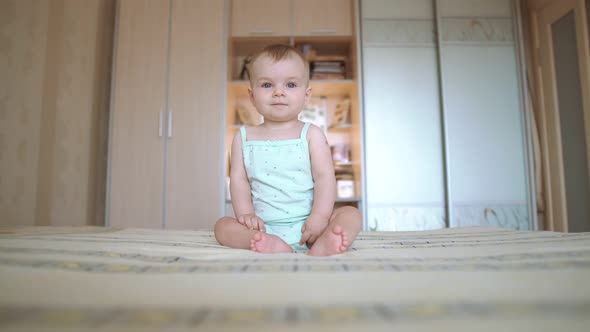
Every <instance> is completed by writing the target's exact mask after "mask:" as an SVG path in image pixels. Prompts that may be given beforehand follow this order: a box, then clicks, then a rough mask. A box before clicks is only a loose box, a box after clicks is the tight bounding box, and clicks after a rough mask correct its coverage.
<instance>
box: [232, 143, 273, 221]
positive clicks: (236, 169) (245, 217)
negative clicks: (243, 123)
mask: <svg viewBox="0 0 590 332" xmlns="http://www.w3.org/2000/svg"><path fill="white" fill-rule="evenodd" d="M230 162H231V167H230V174H229V177H230V182H229V183H230V184H229V187H230V192H231V202H232V207H233V208H234V213H235V215H236V219H237V220H238V222H239V223H240V224H242V225H244V226H246V227H248V228H249V229H258V230H261V231H263V232H264V231H265V228H264V221H262V219H260V218H258V216H256V214H254V206H253V205H252V193H251V191H250V190H251V188H250V182H249V181H248V175H247V174H246V168H245V167H244V156H243V154H242V138H241V135H240V132H238V133H237V134H236V135H235V136H234V140H233V141H232V144H231V159H230Z"/></svg>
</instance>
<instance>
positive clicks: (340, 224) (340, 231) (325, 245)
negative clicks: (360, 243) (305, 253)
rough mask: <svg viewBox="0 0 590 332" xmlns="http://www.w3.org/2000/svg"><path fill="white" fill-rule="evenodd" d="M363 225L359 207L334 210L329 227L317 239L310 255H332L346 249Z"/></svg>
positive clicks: (344, 207)
mask: <svg viewBox="0 0 590 332" xmlns="http://www.w3.org/2000/svg"><path fill="white" fill-rule="evenodd" d="M361 227H362V220H361V214H360V212H359V210H358V209H356V208H354V207H351V206H343V207H341V208H338V209H336V210H334V212H332V216H331V217H330V222H329V223H328V227H326V229H325V230H324V232H323V233H322V235H320V237H319V238H318V239H317V240H316V242H315V243H314V244H313V246H312V247H311V249H310V250H309V255H311V256H330V255H336V254H340V253H343V252H345V251H346V249H348V247H349V246H350V245H351V244H352V242H353V241H354V239H356V236H357V235H358V233H359V232H360V230H361Z"/></svg>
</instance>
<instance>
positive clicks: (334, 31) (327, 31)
mask: <svg viewBox="0 0 590 332" xmlns="http://www.w3.org/2000/svg"><path fill="white" fill-rule="evenodd" d="M311 33H314V34H316V33H336V29H311Z"/></svg>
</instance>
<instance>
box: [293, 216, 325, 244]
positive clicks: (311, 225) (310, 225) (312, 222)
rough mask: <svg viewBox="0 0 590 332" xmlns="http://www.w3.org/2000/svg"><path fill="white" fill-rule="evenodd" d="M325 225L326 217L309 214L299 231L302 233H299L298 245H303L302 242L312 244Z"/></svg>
mask: <svg viewBox="0 0 590 332" xmlns="http://www.w3.org/2000/svg"><path fill="white" fill-rule="evenodd" d="M326 227H328V220H327V219H324V218H314V217H312V216H309V218H307V221H306V222H305V224H303V227H302V228H301V233H303V234H302V235H301V240H300V241H299V245H303V244H304V243H308V244H310V245H311V244H314V243H315V241H316V240H317V239H318V237H319V236H320V235H322V233H323V232H324V230H325V229H326Z"/></svg>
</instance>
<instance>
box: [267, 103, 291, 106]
mask: <svg viewBox="0 0 590 332" xmlns="http://www.w3.org/2000/svg"><path fill="white" fill-rule="evenodd" d="M271 105H272V106H287V104H285V103H272V104H271Z"/></svg>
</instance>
